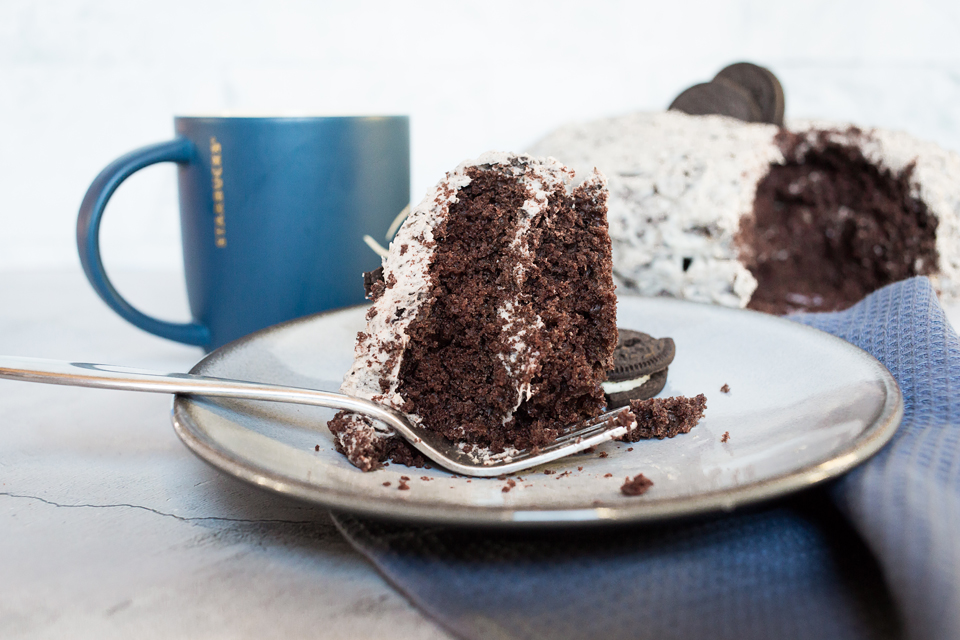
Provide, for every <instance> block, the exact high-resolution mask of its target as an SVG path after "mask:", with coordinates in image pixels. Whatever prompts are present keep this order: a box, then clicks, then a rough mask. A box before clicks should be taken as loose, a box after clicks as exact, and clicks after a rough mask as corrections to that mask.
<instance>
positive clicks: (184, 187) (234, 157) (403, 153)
mask: <svg viewBox="0 0 960 640" xmlns="http://www.w3.org/2000/svg"><path fill="white" fill-rule="evenodd" d="M174 129H175V131H176V137H175V138H174V139H173V140H171V141H169V142H161V143H159V144H154V145H150V146H147V147H143V148H141V149H138V150H136V151H133V152H131V153H128V154H127V155H125V156H123V157H121V158H119V159H117V160H116V161H114V162H113V163H112V164H111V165H110V166H108V167H107V168H106V169H104V170H103V171H102V172H101V173H100V175H98V176H97V178H96V179H95V180H94V181H93V184H91V185H90V188H89V189H88V190H87V194H86V196H85V197H84V199H83V203H82V204H81V206H80V215H79V218H78V220H77V247H78V249H79V251H80V262H81V263H82V264H83V270H84V272H85V273H86V275H87V279H89V280H90V284H92V285H93V288H94V289H95V290H96V291H97V293H98V294H99V295H100V297H101V298H102V299H103V300H104V302H106V303H107V304H108V305H109V306H110V307H111V308H112V309H113V310H114V311H116V312H117V313H118V314H120V315H121V316H122V317H123V318H125V319H126V320H128V321H129V322H131V323H133V324H134V325H136V326H138V327H140V328H141V329H144V330H145V331H149V332H150V333H153V334H156V335H158V336H161V337H164V338H169V339H171V340H176V341H178V342H183V343H186V344H191V345H197V346H200V347H203V348H204V349H205V350H206V351H211V350H213V349H216V348H217V347H219V346H221V345H223V344H226V343H227V342H230V341H232V340H235V339H236V338H239V337H241V336H244V335H246V334H248V333H251V332H252V331H256V330H257V329H261V328H263V327H266V326H269V325H272V324H276V323H278V322H283V321H284V320H290V319H292V318H296V317H299V316H303V315H307V314H310V313H315V312H318V311H324V310H327V309H333V308H337V307H343V306H348V305H352V304H358V303H361V302H363V299H364V296H363V279H362V274H363V272H364V271H371V270H373V269H375V268H376V267H377V266H378V265H379V264H380V257H379V256H378V255H377V254H376V253H374V252H373V251H372V250H370V249H369V248H368V247H367V245H366V244H364V240H363V237H364V236H365V235H371V236H375V237H380V236H381V235H382V234H383V233H384V232H385V231H386V230H387V228H388V227H389V226H390V223H391V221H393V220H394V219H395V218H396V216H397V214H399V213H400V211H401V210H402V209H403V208H404V207H405V206H407V204H409V202H410V123H409V119H408V118H407V117H406V116H389V117H309V118H253V117H250V118H247V117H178V118H175V119H174ZM158 162H175V163H177V168H178V171H177V173H178V183H179V184H178V186H179V193H180V227H181V234H182V240H183V260H184V271H185V274H186V281H187V282H186V285H187V297H188V299H189V302H190V312H191V315H192V318H193V321H192V322H190V323H185V324H178V323H172V322H166V321H163V320H159V319H157V318H153V317H151V316H148V315H146V314H144V313H142V312H140V311H138V310H137V309H135V308H134V307H133V306H131V305H130V303H128V302H127V301H126V300H125V299H124V298H123V297H122V296H121V295H120V294H119V293H117V290H116V289H115V288H114V287H113V285H112V284H111V283H110V280H109V278H107V274H106V272H105V271H104V268H103V262H102V261H101V259H100V239H99V235H100V233H99V232H100V220H101V219H102V217H103V211H104V208H105V207H106V205H107V202H108V201H109V199H110V196H111V195H112V194H113V192H114V191H115V190H116V188H117V187H118V186H119V185H120V183H121V182H123V181H124V180H125V179H126V178H128V177H130V176H131V175H132V174H133V173H134V172H136V171H138V170H139V169H142V168H144V167H146V166H149V165H151V164H155V163H158Z"/></svg>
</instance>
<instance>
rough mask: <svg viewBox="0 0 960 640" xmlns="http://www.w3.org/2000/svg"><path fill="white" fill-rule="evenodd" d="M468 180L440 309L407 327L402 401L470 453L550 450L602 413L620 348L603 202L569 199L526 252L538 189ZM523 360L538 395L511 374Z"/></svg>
mask: <svg viewBox="0 0 960 640" xmlns="http://www.w3.org/2000/svg"><path fill="white" fill-rule="evenodd" d="M467 175H468V176H469V177H470V179H471V182H470V184H468V185H467V186H465V187H463V188H462V189H461V190H460V192H459V193H458V194H457V200H456V202H454V203H453V204H452V205H451V207H450V211H449V215H448V216H447V217H446V219H445V220H444V221H443V222H441V224H440V225H439V226H438V227H437V229H436V230H435V231H434V238H435V241H436V253H435V255H434V259H433V262H432V264H431V266H430V270H429V278H430V283H431V291H430V292H429V295H430V300H429V301H428V302H427V303H425V304H424V306H423V307H422V308H421V310H420V312H419V315H418V317H417V318H415V319H414V320H413V321H412V322H411V324H410V326H409V328H408V335H409V337H410V341H409V343H408V348H407V349H406V351H405V352H404V354H403V356H402V361H401V364H400V370H399V385H398V387H397V391H398V392H399V393H400V395H401V397H402V398H403V400H404V401H405V404H404V406H403V411H404V412H406V413H410V414H416V415H418V416H420V418H421V419H422V422H423V424H424V426H426V427H427V428H429V429H432V430H434V431H437V432H439V433H441V434H443V435H444V436H446V437H447V438H450V439H452V440H455V441H463V442H466V443H470V444H469V445H468V446H470V447H472V446H473V445H477V446H482V447H488V448H490V449H491V450H492V451H493V452H499V451H502V450H504V449H505V448H507V447H509V446H513V447H516V448H524V447H533V446H541V445H544V444H547V443H549V442H551V441H553V440H554V439H556V436H557V426H558V425H563V424H571V423H574V422H577V421H579V420H582V419H584V418H586V417H590V416H594V415H597V414H598V413H599V412H600V411H601V410H602V407H603V405H604V398H603V392H602V390H601V388H600V386H599V382H600V381H601V380H602V379H603V377H604V375H605V371H606V367H607V365H608V364H609V363H610V361H611V358H612V356H611V354H612V352H613V348H614V345H615V344H616V329H615V326H616V324H615V314H616V309H615V299H614V297H613V291H612V281H611V280H610V275H609V271H610V248H609V240H607V239H606V237H607V231H606V209H605V202H604V201H603V200H602V199H601V200H599V201H598V200H597V198H596V197H595V194H591V193H587V192H585V191H584V189H583V187H580V188H578V190H575V191H574V192H573V194H567V193H566V192H565V191H564V190H563V189H560V190H558V192H555V193H552V194H551V195H550V196H549V199H548V203H547V207H546V210H544V211H541V212H540V213H538V214H536V215H535V216H534V217H533V218H532V219H531V220H529V230H528V231H527V233H526V236H525V239H524V240H523V241H522V242H519V243H518V242H516V241H515V237H516V232H517V229H518V225H519V224H527V221H524V220H523V216H520V215H518V212H521V210H522V207H523V205H524V203H525V202H526V201H528V199H529V198H530V197H531V193H530V190H529V188H528V187H527V186H525V185H524V183H523V182H521V181H519V180H518V179H517V178H516V177H514V176H510V175H505V174H504V173H502V172H499V171H495V170H490V169H489V168H484V167H482V166H478V167H472V168H470V169H468V170H467ZM518 269H519V271H518ZM604 269H606V272H607V275H606V278H600V277H596V275H595V274H602V273H603V270H604ZM518 272H519V273H521V274H522V277H520V278H518V277H517V273H518ZM505 305H506V306H505ZM400 312H402V310H398V313H400ZM611 329H612V330H611ZM518 344H519V346H518ZM518 349H519V350H520V351H521V352H522V353H521V355H520V357H519V359H520V360H522V359H523V358H525V357H527V356H530V355H532V356H536V358H537V362H538V364H537V366H536V367H535V368H534V369H533V371H532V372H530V371H528V372H527V374H526V381H525V383H524V382H521V385H523V384H528V385H529V386H528V387H527V389H528V390H529V394H528V393H524V394H522V395H521V393H520V392H519V391H518V390H517V382H516V380H517V379H518V377H519V378H522V377H523V374H522V373H518V371H511V367H510V366H508V364H505V363H510V362H512V361H516V360H517V359H518V355H517V354H518ZM531 375H532V377H531ZM511 416H512V417H511Z"/></svg>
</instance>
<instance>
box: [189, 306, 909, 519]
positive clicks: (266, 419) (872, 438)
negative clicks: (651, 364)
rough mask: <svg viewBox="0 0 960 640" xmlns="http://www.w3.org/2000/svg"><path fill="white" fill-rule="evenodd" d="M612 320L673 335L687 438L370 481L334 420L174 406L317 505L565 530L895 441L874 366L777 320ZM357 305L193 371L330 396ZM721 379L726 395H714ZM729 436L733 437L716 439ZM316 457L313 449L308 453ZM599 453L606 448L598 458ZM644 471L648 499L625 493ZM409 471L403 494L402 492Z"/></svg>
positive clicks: (207, 447) (759, 495)
mask: <svg viewBox="0 0 960 640" xmlns="http://www.w3.org/2000/svg"><path fill="white" fill-rule="evenodd" d="M618 307H619V310H618V325H619V326H620V327H624V328H628V329H637V330H640V331H644V332H646V333H650V334H652V335H654V336H657V337H661V336H671V337H673V339H674V340H675V341H676V345H677V356H676V359H675V360H674V362H673V364H672V365H670V370H669V375H668V378H667V385H666V388H665V389H664V390H663V392H662V393H661V394H660V395H661V396H673V395H687V396H690V395H696V394H698V393H703V394H705V395H706V396H707V410H706V414H705V417H704V418H703V420H701V421H700V424H699V425H698V426H697V427H695V428H694V429H693V431H691V432H690V433H688V434H685V435H680V436H677V437H676V438H673V439H667V440H651V441H641V442H637V443H632V444H625V443H614V442H611V443H607V444H605V445H603V446H601V447H600V448H599V449H598V450H597V451H596V452H593V453H587V454H579V455H575V456H572V457H570V458H566V459H564V460H561V461H558V462H554V463H550V464H548V465H546V468H544V467H541V468H537V469H532V470H530V471H528V472H526V473H521V474H519V476H520V477H519V478H513V480H514V481H515V482H516V486H515V487H513V488H511V489H510V491H507V492H505V491H504V490H503V489H504V487H506V486H507V483H506V482H505V481H503V480H497V479H480V478H474V479H467V478H462V477H453V476H452V475H451V474H449V473H447V472H445V471H442V470H440V469H438V468H433V469H414V468H410V467H404V466H402V465H390V466H388V467H387V468H385V469H382V470H379V471H375V472H372V473H363V472H361V471H359V470H358V469H356V468H355V467H353V466H351V465H350V463H348V462H347V460H346V459H345V458H344V457H343V456H341V455H340V454H339V453H337V452H336V450H335V449H334V446H333V439H332V437H331V435H330V433H329V431H327V429H326V426H325V425H326V422H327V420H329V419H330V418H331V417H332V415H333V412H332V411H331V410H328V409H322V408H317V407H306V406H295V405H284V404H272V403H265V402H253V401H240V400H224V399H216V400H215V399H200V398H187V397H177V398H175V400H174V406H173V422H174V427H175V429H176V431H177V434H178V435H179V436H180V438H181V439H182V440H183V441H184V442H185V443H186V445H187V446H188V447H190V449H192V450H193V451H194V452H195V453H196V454H197V455H199V456H200V457H201V458H203V459H204V460H206V461H207V462H209V463H210V464H212V465H213V466H215V467H217V468H218V469H220V470H222V471H224V472H226V473H228V474H231V475H233V476H236V477H238V478H241V479H243V480H246V481H247V482H250V483H252V484H254V485H257V486H259V487H262V488H264V489H267V490H270V491H275V492H277V493H280V494H283V495H286V496H293V497H296V498H300V499H303V500H308V501H310V502H314V503H316V504H319V505H323V506H325V507H330V508H332V509H337V510H346V511H352V512H355V513H361V514H367V515H375V516H379V517H386V518H394V519H402V520H408V521H418V522H445V523H460V524H471V525H474V524H501V525H514V526H516V525H526V526H537V525H539V526H543V525H557V524H564V525H569V524H572V523H604V522H623V521H642V520H655V519H662V518H668V517H674V516H680V515H689V514H695V513H704V512H709V511H716V510H730V509H733V508H735V507H737V506H740V505H745V504H749V503H753V502H757V501H760V500H765V499H769V498H773V497H776V496H782V495H785V494H787V493H790V492H792V491H796V490H798V489H802V488H805V487H809V486H811V485H813V484H815V483H817V482H820V481H823V480H826V479H827V478H831V477H834V476H837V475H839V474H841V473H844V472H845V471H848V470H849V469H851V468H852V467H854V466H855V465H857V464H859V463H861V462H863V461H864V460H866V459H867V458H869V457H870V456H871V455H872V454H874V453H875V452H876V451H877V450H879V449H880V447H881V446H883V444H884V443H885V442H887V440H889V439H890V437H891V436H892V435H893V433H894V431H895V430H896V428H897V425H898V424H899V422H900V418H901V417H902V415H903V401H902V399H901V395H900V390H899V388H898V387H897V384H896V382H895V381H894V379H893V377H892V376H891V375H890V373H889V372H888V371H887V370H886V368H884V367H883V365H881V364H880V363H879V362H877V360H875V359H874V358H873V357H871V356H870V355H868V354H867V353H866V352H864V351H862V350H860V349H858V348H857V347H854V346H853V345H851V344H849V343H847V342H844V341H843V340H840V339H838V338H835V337H833V336H831V335H829V334H826V333H823V332H821V331H818V330H816V329H811V328H809V327H806V326H803V325H800V324H797V323H795V322H791V321H789V320H784V319H782V318H777V317H774V316H770V315H766V314H761V313H755V312H752V311H741V310H736V309H728V308H724V307H718V306H709V305H700V304H695V303H690V302H682V301H677V300H670V299H664V298H655V299H646V298H633V297H623V298H621V299H620V300H619V305H618ZM365 311H366V309H365V308H363V307H357V308H352V309H347V310H344V311H338V312H333V313H327V314H321V315H316V316H310V317H308V318H304V319H301V320H295V321H293V322H288V323H286V324H282V325H278V326H276V327H272V328H269V329H265V330H263V331H260V332H258V333H255V334H253V335H251V336H248V337H247V338H244V339H242V340H240V341H237V342H234V343H231V344H229V345H227V346H225V347H222V348H221V349H219V350H217V351H215V352H213V353H211V354H210V355H209V356H207V357H206V358H204V359H203V360H202V361H200V362H199V363H198V364H197V366H196V367H194V369H193V371H192V373H199V374H204V375H211V376H218V377H224V378H236V379H242V380H253V381H258V382H272V383H278V384H286V385H293V386H300V387H310V388H317V389H324V390H336V389H337V388H338V387H339V382H340V379H341V378H342V376H343V374H344V372H346V370H347V369H348V368H349V366H350V364H351V362H352V353H353V344H354V338H355V336H356V334H357V331H358V330H360V329H361V328H362V326H363V323H364V313H365ZM724 385H729V389H730V391H729V393H723V392H721V391H720V389H721V387H723V386H724ZM724 434H728V437H726V438H725V437H724ZM318 447H319V449H318ZM603 454H606V456H604V455H603ZM638 473H643V474H644V475H645V476H647V477H648V478H650V479H651V480H653V482H654V484H653V486H652V487H651V488H650V490H649V491H648V492H647V493H646V494H644V495H642V496H637V497H627V496H625V495H623V494H621V492H620V486H621V485H622V484H623V481H624V479H625V478H626V477H627V476H631V477H632V476H634V475H636V474H638ZM401 476H408V477H409V478H410V481H409V483H408V484H409V487H410V488H409V490H399V489H398V487H399V485H400V477H401Z"/></svg>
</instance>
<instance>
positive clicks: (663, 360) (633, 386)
mask: <svg viewBox="0 0 960 640" xmlns="http://www.w3.org/2000/svg"><path fill="white" fill-rule="evenodd" d="M618 332H619V334H620V336H619V338H618V340H617V348H616V350H615V351H614V352H613V370H612V371H609V372H607V381H606V382H604V383H603V391H604V393H605V394H606V396H607V409H616V408H618V407H625V406H627V405H628V404H630V401H631V400H646V399H648V398H652V397H653V396H655V395H657V394H658V393H660V391H661V390H663V387H664V385H666V384H667V367H668V365H669V364H670V363H671V362H673V358H674V356H675V355H676V345H675V344H674V342H673V338H654V337H653V336H650V335H647V334H646V333H642V332H640V331H633V330H631V329H618Z"/></svg>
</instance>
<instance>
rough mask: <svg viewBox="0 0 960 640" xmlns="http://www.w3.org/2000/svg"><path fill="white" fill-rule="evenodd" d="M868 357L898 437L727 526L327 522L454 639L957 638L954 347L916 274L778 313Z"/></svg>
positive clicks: (959, 366) (959, 490) (958, 438)
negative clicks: (888, 379)
mask: <svg viewBox="0 0 960 640" xmlns="http://www.w3.org/2000/svg"><path fill="white" fill-rule="evenodd" d="M794 319H795V320H797V321H798V322H803V323H805V324H809V325H811V326H814V327H817V328H819V329H822V330H824V331H827V332H829V333H832V334H834V335H836V336H839V337H841V338H843V339H845V340H848V341H850V342H852V343H853V344H855V345H857V346H859V347H861V348H863V349H864V350H866V351H868V352H869V353H871V354H873V355H874V356H875V357H876V358H877V359H879V360H880V361H881V362H882V363H884V364H885V365H886V366H887V368H888V369H890V371H891V372H892V373H893V375H894V377H896V379H897V381H898V382H899V384H900V387H901V389H902V390H903V394H904V400H905V404H906V407H905V414H904V418H903V423H902V424H901V426H900V429H899V430H898V432H897V433H896V435H895V436H894V438H893V440H892V442H891V443H890V444H888V445H887V446H886V447H885V448H884V449H883V450H882V451H880V453H878V454H877V455H876V456H875V457H874V458H872V459H871V460H870V461H868V462H867V463H866V464H864V465H862V466H861V467H859V468H857V469H855V470H854V471H852V472H850V473H849V474H847V475H846V476H844V477H843V478H841V479H839V480H837V481H835V482H833V483H831V484H829V485H827V486H826V487H823V488H817V489H812V490H809V491H806V492H803V493H801V494H799V495H797V496H794V497H791V498H787V499H784V500H780V501H777V502H775V503H773V504H769V505H766V506H762V507H758V508H754V509H749V510H746V511H738V512H736V513H734V514H732V515H725V516H716V517H711V518H702V519H699V520H696V521H681V522H675V523H668V524H664V525H657V526H624V527H618V528H614V529H604V530H587V531H567V532H556V531H549V532H526V533H516V532H495V531H490V530H467V529H456V528H449V527H411V526H403V525H396V524H384V523H377V522H372V521H369V520H361V519H357V518H354V517H352V516H346V515H336V516H335V519H336V521H337V523H338V525H339V526H340V529H341V531H342V532H343V533H344V535H345V536H346V537H347V539H349V540H350V541H351V542H352V543H353V544H354V546H355V547H356V548H357V549H359V550H360V551H361V552H362V553H363V554H365V555H366V556H367V557H368V558H369V559H370V560H371V561H372V562H373V563H374V564H375V565H376V566H377V568H378V569H379V570H380V571H381V572H382V573H383V574H384V576H386V578H387V579H388V580H389V581H391V582H392V583H393V584H394V585H395V586H396V587H397V588H398V589H399V590H400V591H402V592H403V593H404V594H406V596H407V597H408V598H409V599H410V600H411V601H412V602H413V603H414V604H415V605H417V606H418V607H420V608H421V609H422V610H423V611H424V612H426V613H427V614H428V615H429V616H431V617H433V618H434V619H435V620H437V621H438V622H439V623H440V624H442V625H443V626H444V627H445V628H447V629H448V630H450V631H451V632H453V633H454V634H456V635H459V636H462V637H464V638H554V639H562V638H604V639H617V638H656V639H667V638H718V639H719V638H730V639H734V638H735V639H737V640H743V639H748V638H775V639H780V638H898V637H910V638H924V639H926V638H935V639H941V638H943V639H951V640H954V639H957V638H960V344H958V340H957V335H956V334H955V333H954V331H953V329H952V328H951V327H950V325H949V323H948V322H947V321H946V319H945V317H944V315H943V310H942V309H941V308H940V305H939V303H938V301H937V297H936V294H935V293H934V291H933V289H932V288H931V286H930V283H929V282H928V281H927V280H926V279H925V278H913V279H911V280H906V281H904V282H900V283H897V284H894V285H890V286H888V287H886V288H884V289H881V290H880V291H877V292H876V293H874V294H872V295H870V296H869V297H867V298H866V299H864V300H863V301H862V302H860V303H859V304H858V305H856V306H855V307H853V308H851V309H849V310H847V311H843V312H838V313H825V314H809V315H801V316H796V317H794Z"/></svg>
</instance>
